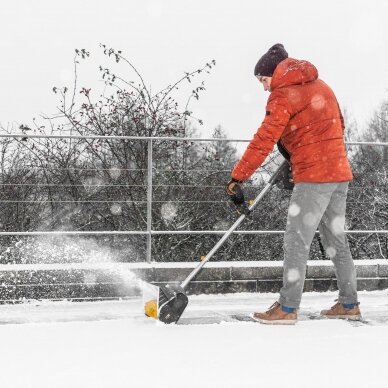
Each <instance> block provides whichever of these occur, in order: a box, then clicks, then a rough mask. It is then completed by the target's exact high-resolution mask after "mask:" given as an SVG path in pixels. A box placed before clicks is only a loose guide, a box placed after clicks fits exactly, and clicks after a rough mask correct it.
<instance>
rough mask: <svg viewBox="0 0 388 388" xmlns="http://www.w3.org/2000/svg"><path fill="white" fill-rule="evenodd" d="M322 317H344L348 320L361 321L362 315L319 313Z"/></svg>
mask: <svg viewBox="0 0 388 388" xmlns="http://www.w3.org/2000/svg"><path fill="white" fill-rule="evenodd" d="M321 317H323V318H328V319H345V320H348V321H361V320H362V316H361V315H321Z"/></svg>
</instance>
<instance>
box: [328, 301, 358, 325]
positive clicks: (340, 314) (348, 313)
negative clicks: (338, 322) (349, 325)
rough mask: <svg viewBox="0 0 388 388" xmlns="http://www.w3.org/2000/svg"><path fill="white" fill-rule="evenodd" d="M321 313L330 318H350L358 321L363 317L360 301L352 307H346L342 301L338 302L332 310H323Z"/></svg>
mask: <svg viewBox="0 0 388 388" xmlns="http://www.w3.org/2000/svg"><path fill="white" fill-rule="evenodd" d="M321 315H322V316H324V317H326V318H330V319H350V320H353V321H358V320H360V319H361V311H360V308H359V307H358V303H357V304H356V305H355V306H354V307H352V308H350V309H349V308H346V307H344V306H343V305H342V303H339V302H337V303H336V304H335V305H334V306H332V307H331V308H330V310H322V311H321Z"/></svg>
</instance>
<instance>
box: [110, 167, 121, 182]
mask: <svg viewBox="0 0 388 388" xmlns="http://www.w3.org/2000/svg"><path fill="white" fill-rule="evenodd" d="M120 174H121V170H120V169H119V168H117V167H115V168H111V169H109V175H110V177H111V178H112V179H113V180H116V179H118V178H119V177H120Z"/></svg>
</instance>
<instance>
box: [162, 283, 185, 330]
mask: <svg viewBox="0 0 388 388" xmlns="http://www.w3.org/2000/svg"><path fill="white" fill-rule="evenodd" d="M188 302H189V300H188V298H187V295H186V294H185V292H184V290H183V288H182V287H180V286H175V285H171V284H167V285H166V286H159V299H158V319H159V321H161V322H163V323H176V322H178V320H179V318H180V317H181V315H182V314H183V311H184V310H185V308H186V306H187V303H188Z"/></svg>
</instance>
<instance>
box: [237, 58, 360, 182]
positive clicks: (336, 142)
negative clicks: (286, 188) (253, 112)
mask: <svg viewBox="0 0 388 388" xmlns="http://www.w3.org/2000/svg"><path fill="white" fill-rule="evenodd" d="M279 140H280V142H281V145H283V147H284V148H285V149H286V150H287V151H288V153H289V154H290V157H291V160H290V163H291V167H292V175H293V179H294V182H295V183H300V182H315V183H319V182H321V183H323V182H342V181H350V180H352V178H353V176H352V171H351V168H350V165H349V161H348V158H347V156H346V149H345V143H344V121H343V117H342V114H341V111H340V108H339V106H338V102H337V99H336V97H335V95H334V93H333V91H332V90H331V89H330V87H329V86H328V85H326V84H325V83H324V82H323V81H322V80H320V79H318V71H317V69H316V68H315V66H314V65H312V64H311V63H309V62H307V61H300V60H296V59H292V58H287V59H285V60H284V61H282V62H280V63H279V65H278V66H277V67H276V69H275V72H274V74H273V77H272V81H271V94H270V96H269V98H268V102H267V106H266V116H265V119H264V121H263V123H262V124H261V126H260V128H259V129H258V131H257V133H256V134H255V135H254V138H253V139H252V140H251V142H250V143H249V145H248V147H247V149H246V151H245V153H244V155H243V156H242V158H241V159H240V161H239V162H238V163H237V164H236V166H235V167H234V169H233V172H232V177H233V178H234V179H237V180H240V181H245V180H246V179H248V178H249V177H250V176H251V175H252V174H253V173H254V172H255V170H256V169H257V168H258V167H260V165H261V164H262V163H263V162H264V160H265V158H266V157H267V155H268V154H269V153H270V152H271V151H272V149H273V147H274V145H275V144H276V143H277V142H278V141H279Z"/></svg>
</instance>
